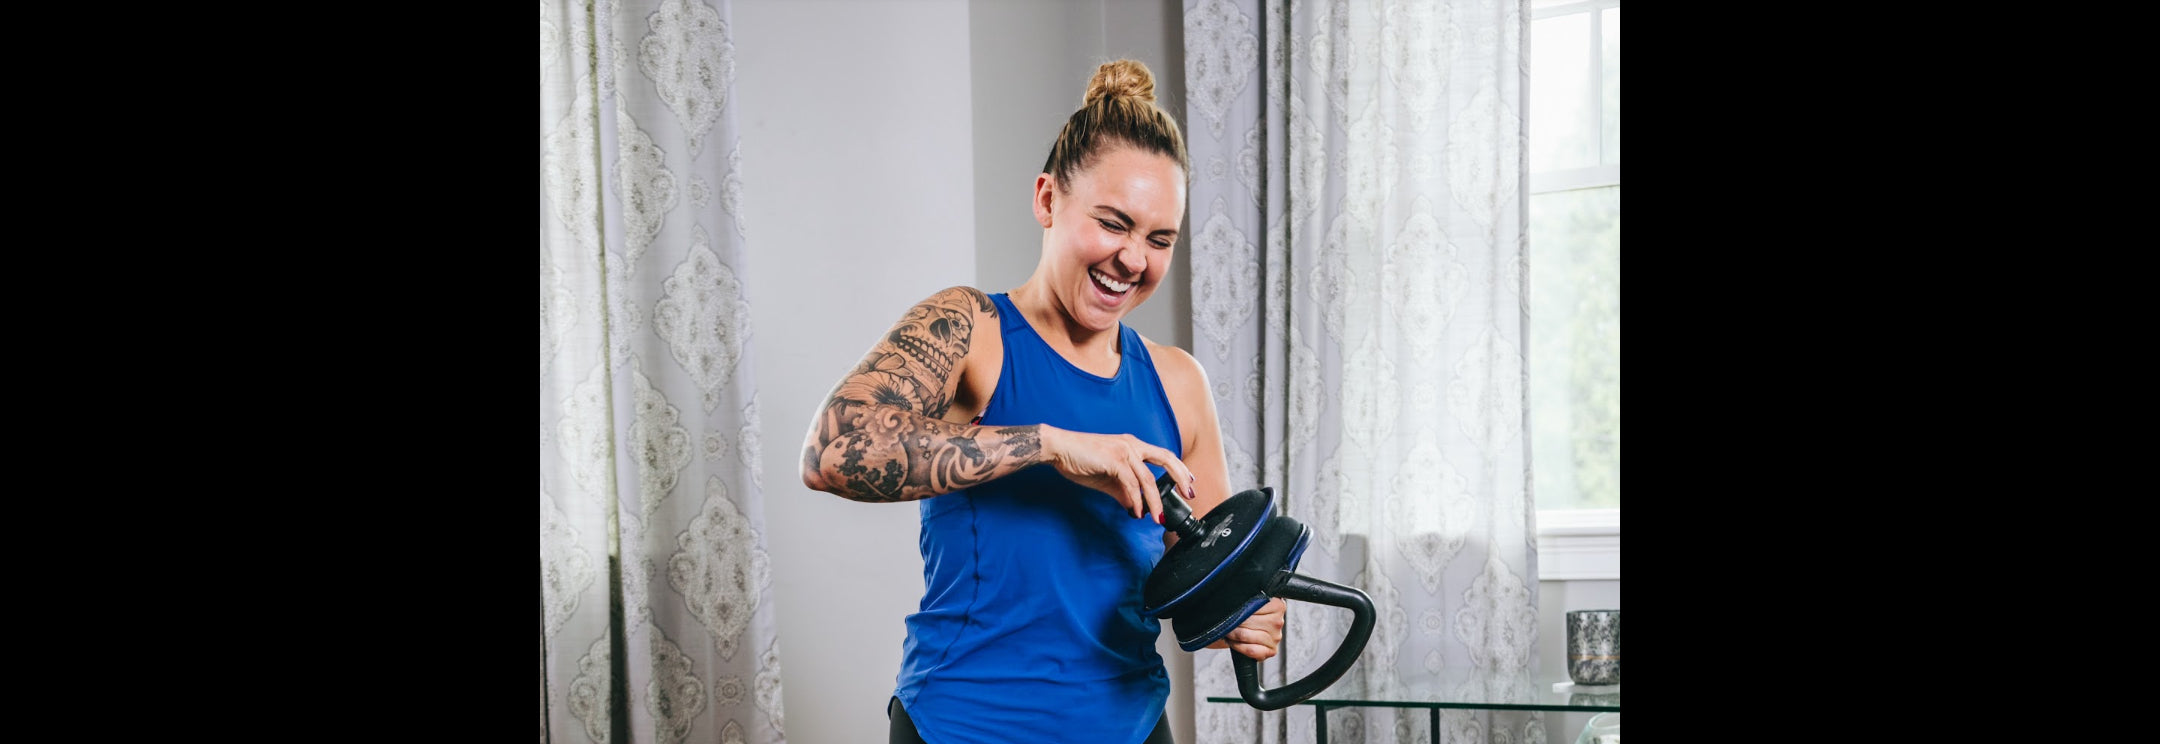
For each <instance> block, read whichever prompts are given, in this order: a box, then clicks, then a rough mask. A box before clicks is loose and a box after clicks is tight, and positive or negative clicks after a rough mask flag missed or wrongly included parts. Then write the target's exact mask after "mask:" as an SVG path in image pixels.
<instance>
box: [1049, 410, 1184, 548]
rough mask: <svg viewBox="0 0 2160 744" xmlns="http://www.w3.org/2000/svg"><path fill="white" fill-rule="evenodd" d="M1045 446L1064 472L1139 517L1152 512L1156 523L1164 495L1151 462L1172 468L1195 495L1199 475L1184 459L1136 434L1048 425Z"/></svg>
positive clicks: (1052, 461) (1180, 483)
mask: <svg viewBox="0 0 2160 744" xmlns="http://www.w3.org/2000/svg"><path fill="white" fill-rule="evenodd" d="M1042 445H1043V451H1044V453H1045V454H1047V455H1048V456H1049V459H1050V464H1051V466H1052V467H1055V468H1057V471H1058V474H1059V475H1063V476H1065V479H1066V480H1070V481H1072V482H1074V483H1078V484H1080V485H1083V486H1087V487H1088V488H1092V489H1095V490H1097V491H1101V492H1103V493H1105V494H1108V495H1109V496H1110V497H1111V498H1114V499H1117V501H1118V504H1119V505H1120V506H1123V507H1125V510H1126V511H1128V512H1131V513H1132V515H1133V516H1134V517H1136V518H1137V517H1140V516H1141V515H1142V514H1151V515H1153V516H1154V519H1155V523H1156V524H1161V523H1162V511H1163V506H1162V497H1161V496H1160V495H1157V494H1156V493H1155V474H1154V473H1153V472H1151V471H1149V470H1148V468H1147V464H1148V463H1154V464H1156V465H1160V466H1162V467H1163V469H1165V470H1168V471H1169V472H1170V473H1171V477H1173V478H1175V479H1177V482H1178V490H1179V493H1181V494H1182V495H1183V496H1184V497H1185V498H1186V500H1188V501H1189V500H1192V499H1193V498H1194V497H1195V493H1194V491H1193V473H1192V470H1191V469H1189V468H1187V467H1185V463H1184V461H1182V460H1179V459H1178V458H1177V455H1174V454H1171V452H1170V450H1167V449H1163V448H1161V447H1157V446H1155V445H1152V444H1148V443H1147V442H1144V441H1141V440H1140V438H1139V437H1135V436H1133V435H1131V434H1089V433H1086V432H1078V431H1068V430H1065V429H1059V428H1057V427H1054V426H1051V425H1049V424H1043V425H1042Z"/></svg>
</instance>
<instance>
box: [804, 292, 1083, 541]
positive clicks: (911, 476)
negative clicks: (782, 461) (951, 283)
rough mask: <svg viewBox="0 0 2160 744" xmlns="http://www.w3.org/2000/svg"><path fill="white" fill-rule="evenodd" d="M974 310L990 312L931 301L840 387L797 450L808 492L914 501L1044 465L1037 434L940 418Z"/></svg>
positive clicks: (985, 302)
mask: <svg viewBox="0 0 2160 744" xmlns="http://www.w3.org/2000/svg"><path fill="white" fill-rule="evenodd" d="M977 312H982V313H992V312H996V307H995V306H994V305H992V304H991V303H990V298H989V296H987V295H984V294H983V293H982V292H981V291H979V290H976V289H971V288H967V287H955V288H952V289H948V290H945V291H943V292H940V293H938V294H937V295H935V296H932V297H931V298H930V299H928V300H925V301H923V302H922V303H921V304H919V305H916V306H915V307H913V308H911V309H909V310H908V313H907V315H906V316H905V317H902V318H901V319H900V322H899V323H896V324H894V325H893V329H892V331H891V332H890V333H887V334H886V335H885V339H884V340H883V341H880V342H879V343H878V345H877V346H876V347H875V348H873V349H871V351H870V354H869V355H868V356H866V357H864V359H863V361H862V363H861V364H858V365H856V367H855V369H854V371H852V372H849V373H848V376H847V377H846V378H844V379H842V380H841V381H840V385H839V386H838V387H836V388H834V390H833V393H832V395H831V396H830V397H828V398H827V399H826V401H825V407H824V409H823V410H821V411H820V412H819V414H818V419H817V421H816V423H815V424H814V425H813V427H812V430H811V437H810V440H809V441H808V442H806V443H805V445H804V447H803V470H804V473H805V474H806V475H808V476H809V479H810V480H811V481H813V482H812V485H813V486H815V487H817V488H819V489H820V490H827V491H832V492H834V493H838V494H840V495H842V496H846V497H847V498H851V499H855V500H857V501H913V500H916V499H923V498H928V497H931V496H936V495H939V494H944V493H951V492H953V491H958V490H960V489H963V488H967V487H969V486H973V485H976V484H979V483H983V482H985V481H988V480H991V479H994V478H998V477H1002V476H1004V475H1006V474H1008V473H1012V472H1014V471H1017V470H1019V469H1021V468H1024V467H1027V466H1029V465H1034V464H1036V463H1038V462H1042V461H1043V456H1042V439H1041V429H1040V427H1037V426H1005V427H988V426H973V425H968V424H955V423H952V422H949V421H944V420H942V418H941V417H943V416H944V415H945V413H946V412H947V411H948V410H950V409H951V408H952V402H953V394H954V391H955V390H956V388H957V386H958V384H959V378H958V375H957V374H956V372H957V371H958V369H959V365H960V362H961V361H962V360H963V359H965V358H966V357H967V352H968V348H969V346H970V344H971V342H972V341H973V338H974V332H975V314H976V313H977Z"/></svg>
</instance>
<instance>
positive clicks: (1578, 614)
mask: <svg viewBox="0 0 2160 744" xmlns="http://www.w3.org/2000/svg"><path fill="white" fill-rule="evenodd" d="M1567 658H1568V678H1569V679H1572V680H1575V684H1579V685H1617V684H1620V611H1619V610H1576V611H1574V612H1570V613H1568V614H1567Z"/></svg>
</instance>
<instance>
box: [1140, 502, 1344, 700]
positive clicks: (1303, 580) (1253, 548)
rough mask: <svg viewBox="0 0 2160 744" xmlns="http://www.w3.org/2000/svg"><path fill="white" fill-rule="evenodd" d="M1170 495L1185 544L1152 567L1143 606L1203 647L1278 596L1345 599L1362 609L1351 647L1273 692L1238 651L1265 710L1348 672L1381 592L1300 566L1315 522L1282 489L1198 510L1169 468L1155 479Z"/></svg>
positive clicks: (1239, 664)
mask: <svg viewBox="0 0 2160 744" xmlns="http://www.w3.org/2000/svg"><path fill="white" fill-rule="evenodd" d="M1155 487H1156V490H1157V491H1158V492H1159V493H1160V494H1161V495H1162V504H1163V512H1162V516H1163V526H1164V528H1166V529H1169V530H1171V531H1173V532H1176V533H1177V535H1178V541H1177V544H1176V545H1172V546H1170V548H1169V550H1166V551H1164V552H1163V557H1162V560H1161V561H1159V562H1157V563H1156V564H1155V569H1154V570H1153V571H1152V572H1150V573H1149V574H1148V578H1147V584H1146V585H1145V587H1144V588H1143V590H1142V594H1141V596H1142V602H1143V604H1142V607H1141V611H1142V612H1145V613H1147V614H1149V615H1151V616H1154V617H1157V618H1164V619H1168V620H1170V625H1171V629H1172V630H1173V631H1174V632H1175V634H1176V635H1177V639H1178V647H1179V648H1182V649H1184V650H1186V651H1198V650H1200V649H1202V648H1205V647H1207V645H1208V644H1210V643H1214V642H1215V641H1217V640H1220V639H1221V638H1222V637H1223V636H1226V635H1229V634H1230V631H1231V630H1234V629H1236V628H1237V626H1238V624H1239V623H1242V622H1245V618H1248V617H1252V614H1253V613H1255V612H1258V611H1259V610H1260V607H1261V605H1264V604H1266V603H1267V601H1268V599H1269V598H1272V597H1281V598H1283V599H1289V600H1297V601H1301V602H1312V603H1316V604H1324V605H1329V606H1333V607H1341V608H1345V609H1348V610H1350V611H1351V612H1352V613H1354V616H1353V618H1352V619H1351V622H1350V632H1349V633H1348V634H1347V635H1346V636H1344V638H1343V643H1342V646H1341V647H1339V648H1336V649H1335V653H1334V655H1332V656H1329V657H1328V659H1327V661H1326V662H1324V663H1322V664H1321V665H1320V667H1319V668H1317V669H1314V670H1313V671H1312V673H1311V674H1308V675H1305V678H1304V679H1300V680H1298V681H1296V682H1292V683H1289V684H1287V685H1283V686H1282V687H1278V688H1275V689H1273V690H1265V689H1261V687H1260V669H1259V662H1257V661H1254V660H1252V658H1250V657H1247V656H1246V655H1244V654H1241V653H1236V652H1235V650H1234V649H1233V650H1232V653H1231V655H1230V661H1231V665H1232V666H1233V667H1234V668H1235V670H1236V672H1237V680H1238V694H1239V695H1241V696H1243V697H1244V698H1245V702H1246V704H1248V705H1251V706H1252V707H1255V708H1258V709H1260V710H1279V709H1282V708H1287V707H1290V706H1292V705H1296V704H1298V703H1302V702H1304V701H1306V700H1307V699H1310V698H1311V697H1312V696H1314V695H1316V694H1319V692H1320V691H1321V690H1325V689H1327V687H1328V685H1332V684H1335V680H1338V679H1341V678H1342V675H1343V673H1344V672H1347V671H1349V670H1350V665H1351V664H1353V663H1356V661H1357V657H1358V654H1360V653H1363V652H1364V651H1365V641H1366V640H1367V639H1368V638H1370V637H1371V636H1372V627H1373V616H1374V613H1373V605H1372V598H1370V597H1367V596H1365V593H1364V592H1361V591H1358V590H1357V589H1355V588H1352V587H1347V586H1343V585H1341V584H1335V583H1332V582H1328V581H1322V580H1320V579H1316V578H1313V577H1310V576H1305V575H1303V574H1299V573H1297V564H1298V559H1299V558H1301V557H1303V556H1304V555H1305V546H1306V544H1307V543H1308V542H1310V541H1311V540H1312V528H1311V527H1308V526H1306V525H1305V524H1304V523H1301V522H1299V521H1297V520H1296V519H1292V518H1290V517H1289V516H1287V515H1283V514H1277V513H1275V489H1273V488H1266V487H1263V488H1259V489H1253V490H1247V491H1245V492H1243V493H1239V494H1237V495H1235V496H1232V497H1230V498H1228V499H1225V500H1224V501H1223V502H1222V503H1221V504H1218V505H1216V507H1215V508H1214V509H1212V510H1210V511H1209V512H1208V513H1207V516H1205V517H1196V516H1193V512H1192V505H1191V504H1188V503H1186V502H1185V499H1184V497H1181V496H1179V495H1177V482H1176V481H1175V480H1174V479H1172V478H1171V477H1170V474H1169V473H1168V472H1165V473H1163V474H1162V476H1161V477H1158V478H1156V479H1155Z"/></svg>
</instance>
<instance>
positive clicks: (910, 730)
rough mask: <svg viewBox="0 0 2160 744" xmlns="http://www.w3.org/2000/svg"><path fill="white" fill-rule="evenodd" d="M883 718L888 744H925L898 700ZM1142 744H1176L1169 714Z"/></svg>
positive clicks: (893, 700) (893, 702)
mask: <svg viewBox="0 0 2160 744" xmlns="http://www.w3.org/2000/svg"><path fill="white" fill-rule="evenodd" d="M885 716H886V717H887V718H891V719H892V733H891V734H890V738H889V739H888V740H887V741H889V742H890V744H925V743H924V742H923V740H922V735H921V734H917V733H915V721H914V720H913V719H910V718H908V715H907V706H904V705H901V704H900V699H899V698H893V699H892V700H891V701H890V702H887V703H885ZM1144 744H1177V742H1176V741H1175V740H1173V739H1171V738H1170V714H1169V713H1168V712H1165V713H1163V717H1162V718H1159V719H1156V721H1155V733H1152V734H1148V737H1147V741H1146V742H1144Z"/></svg>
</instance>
